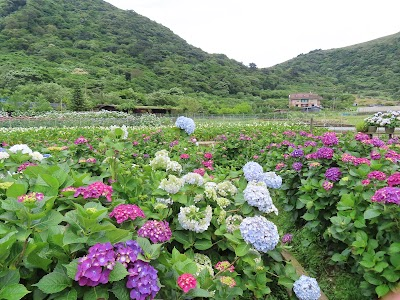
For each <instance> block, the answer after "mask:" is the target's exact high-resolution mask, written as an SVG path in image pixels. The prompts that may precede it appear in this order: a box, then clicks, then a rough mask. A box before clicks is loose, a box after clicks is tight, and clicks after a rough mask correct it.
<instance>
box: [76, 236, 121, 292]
mask: <svg viewBox="0 0 400 300" xmlns="http://www.w3.org/2000/svg"><path fill="white" fill-rule="evenodd" d="M114 266H115V252H114V248H113V246H112V245H111V243H105V244H101V243H98V244H96V245H94V246H92V247H90V248H89V250H88V254H87V255H86V256H84V257H82V258H80V259H79V260H78V267H77V272H76V274H75V281H78V284H79V285H80V286H97V285H99V284H100V283H101V284H106V283H107V282H108V277H109V275H110V272H111V270H112V269H114Z"/></svg>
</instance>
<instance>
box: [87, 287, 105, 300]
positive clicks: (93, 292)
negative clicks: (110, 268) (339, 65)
mask: <svg viewBox="0 0 400 300" xmlns="http://www.w3.org/2000/svg"><path fill="white" fill-rule="evenodd" d="M108 297H109V295H108V291H107V288H106V287H103V286H95V287H93V288H91V289H90V290H89V291H87V292H85V294H84V295H83V300H94V299H105V300H107V299H108Z"/></svg>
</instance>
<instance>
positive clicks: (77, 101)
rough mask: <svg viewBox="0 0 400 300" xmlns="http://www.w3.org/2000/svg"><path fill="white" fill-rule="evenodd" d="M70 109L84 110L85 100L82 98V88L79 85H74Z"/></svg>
mask: <svg viewBox="0 0 400 300" xmlns="http://www.w3.org/2000/svg"><path fill="white" fill-rule="evenodd" d="M71 109H72V110H73V111H83V110H85V100H84V99H83V95H82V90H81V88H80V87H75V89H74V95H73V96H72V102H71Z"/></svg>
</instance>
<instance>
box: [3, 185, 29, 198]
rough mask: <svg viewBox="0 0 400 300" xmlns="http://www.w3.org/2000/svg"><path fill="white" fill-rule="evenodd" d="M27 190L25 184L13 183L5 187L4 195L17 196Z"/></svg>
mask: <svg viewBox="0 0 400 300" xmlns="http://www.w3.org/2000/svg"><path fill="white" fill-rule="evenodd" d="M27 190H28V185H27V184H22V183H14V184H13V185H12V186H10V187H9V188H8V189H7V192H6V195H7V197H12V198H17V197H18V196H21V195H23V194H26V192H27Z"/></svg>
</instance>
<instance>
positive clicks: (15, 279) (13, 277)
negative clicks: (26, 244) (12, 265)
mask: <svg viewBox="0 0 400 300" xmlns="http://www.w3.org/2000/svg"><path fill="white" fill-rule="evenodd" d="M19 279H20V276H19V272H18V271H17V270H10V269H8V270H6V274H5V275H4V276H2V277H0V289H1V288H3V287H5V286H8V285H12V284H18V283H19Z"/></svg>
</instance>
